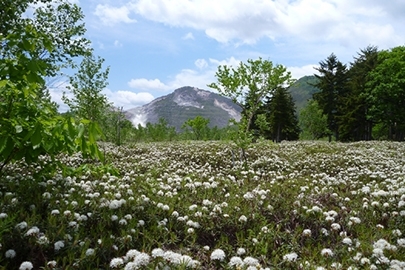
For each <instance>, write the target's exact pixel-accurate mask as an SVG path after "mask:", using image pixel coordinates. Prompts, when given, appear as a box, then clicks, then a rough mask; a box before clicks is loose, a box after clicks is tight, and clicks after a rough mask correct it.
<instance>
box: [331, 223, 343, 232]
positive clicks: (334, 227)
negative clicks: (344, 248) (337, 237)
mask: <svg viewBox="0 0 405 270" xmlns="http://www.w3.org/2000/svg"><path fill="white" fill-rule="evenodd" d="M330 227H331V228H332V230H334V231H339V230H340V229H341V226H340V224H339V223H332V224H331V225H330Z"/></svg>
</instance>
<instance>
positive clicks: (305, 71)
mask: <svg viewBox="0 0 405 270" xmlns="http://www.w3.org/2000/svg"><path fill="white" fill-rule="evenodd" d="M318 66H319V65H305V66H302V67H287V70H288V71H290V72H291V76H292V77H293V79H297V80H298V79H299V78H302V77H304V76H308V75H314V74H317V73H318V72H317V71H316V70H315V69H314V68H315V67H318Z"/></svg>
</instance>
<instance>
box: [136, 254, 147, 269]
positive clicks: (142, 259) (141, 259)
mask: <svg viewBox="0 0 405 270" xmlns="http://www.w3.org/2000/svg"><path fill="white" fill-rule="evenodd" d="M149 260H150V256H149V255H148V254H146V253H143V252H142V253H139V254H138V255H137V256H136V257H135V260H134V263H135V265H136V267H137V269H139V268H141V266H146V265H148V264H149Z"/></svg>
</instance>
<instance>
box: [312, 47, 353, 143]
mask: <svg viewBox="0 0 405 270" xmlns="http://www.w3.org/2000/svg"><path fill="white" fill-rule="evenodd" d="M319 65H320V67H318V68H316V70H318V72H319V73H320V75H318V74H315V77H316V78H317V79H318V82H317V83H316V84H315V86H316V87H317V88H318V89H319V90H320V91H319V92H317V93H315V94H314V95H313V99H314V100H316V101H317V102H318V104H319V106H320V107H321V109H322V111H323V113H324V114H326V116H327V119H328V128H329V129H330V130H331V131H332V132H333V134H334V136H335V139H336V140H339V124H338V117H339V115H340V114H341V107H340V106H341V103H342V99H344V97H345V95H346V94H347V68H346V65H344V64H342V62H340V61H339V60H338V58H337V57H336V55H334V54H333V53H332V54H331V55H330V56H329V57H328V58H327V59H326V60H325V61H321V62H319ZM331 140H332V137H331V136H329V141H331Z"/></svg>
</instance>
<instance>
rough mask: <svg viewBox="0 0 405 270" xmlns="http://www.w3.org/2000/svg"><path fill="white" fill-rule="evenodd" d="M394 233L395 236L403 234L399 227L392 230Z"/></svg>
mask: <svg viewBox="0 0 405 270" xmlns="http://www.w3.org/2000/svg"><path fill="white" fill-rule="evenodd" d="M392 234H393V235H395V236H401V235H402V232H401V231H400V230H399V229H395V230H393V231H392Z"/></svg>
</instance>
